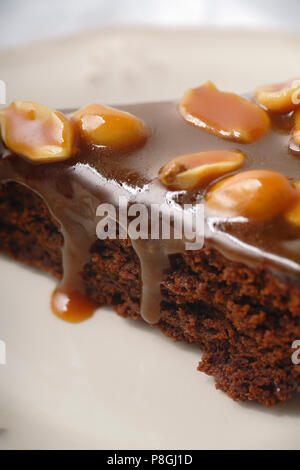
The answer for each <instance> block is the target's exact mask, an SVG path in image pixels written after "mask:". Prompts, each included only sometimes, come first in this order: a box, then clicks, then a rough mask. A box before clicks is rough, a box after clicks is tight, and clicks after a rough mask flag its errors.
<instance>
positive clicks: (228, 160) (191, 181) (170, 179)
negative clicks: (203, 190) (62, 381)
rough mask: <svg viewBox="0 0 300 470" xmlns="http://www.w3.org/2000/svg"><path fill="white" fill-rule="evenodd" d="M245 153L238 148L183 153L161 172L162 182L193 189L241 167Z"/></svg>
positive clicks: (182, 188)
mask: <svg viewBox="0 0 300 470" xmlns="http://www.w3.org/2000/svg"><path fill="white" fill-rule="evenodd" d="M244 160H245V155H244V154H243V153H242V152H239V151H238V150H213V151H209V152H201V153H192V154H188V155H182V156H180V157H177V158H175V159H174V160H171V161H170V162H169V163H168V164H167V165H166V166H165V167H164V168H163V169H162V170H161V172H160V181H161V183H162V184H163V185H164V186H166V187H168V188H169V189H173V190H192V189H194V188H197V187H200V186H205V185H207V184H208V183H210V182H211V181H213V180H214V179H216V178H219V177H220V176H223V175H225V174H226V173H230V172H231V171H234V170H237V169H238V168H240V167H241V166H242V164H243V162H244Z"/></svg>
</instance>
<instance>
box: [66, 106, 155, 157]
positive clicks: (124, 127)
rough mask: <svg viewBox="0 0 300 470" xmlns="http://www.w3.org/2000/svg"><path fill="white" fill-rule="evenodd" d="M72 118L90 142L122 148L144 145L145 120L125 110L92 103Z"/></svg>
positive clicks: (145, 137) (83, 136) (145, 133)
mask: <svg viewBox="0 0 300 470" xmlns="http://www.w3.org/2000/svg"><path fill="white" fill-rule="evenodd" d="M72 120H73V122H74V123H75V125H76V126H77V128H78V130H79V133H80V135H81V137H82V138H83V139H84V140H85V141H86V142H88V143H91V144H93V145H98V146H101V147H109V148H113V149H118V150H121V149H123V148H128V147H138V146H140V145H143V144H144V143H145V141H146V139H147V129H146V126H145V124H144V123H143V121H141V120H140V119H138V118H137V117H135V116H133V115H132V114H129V113H127V112H124V111H119V110H117V109H114V108H109V107H107V106H102V105H100V104H91V105H88V106H86V107H84V108H82V109H80V110H78V111H76V112H75V113H74V114H73V116H72Z"/></svg>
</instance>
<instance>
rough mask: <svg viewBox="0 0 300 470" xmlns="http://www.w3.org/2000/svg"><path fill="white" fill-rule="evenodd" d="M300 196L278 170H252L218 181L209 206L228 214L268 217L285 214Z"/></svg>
mask: <svg viewBox="0 0 300 470" xmlns="http://www.w3.org/2000/svg"><path fill="white" fill-rule="evenodd" d="M296 200H297V191H296V189H295V188H294V187H293V185H292V184H291V183H290V182H289V180H288V179H287V178H286V177H285V176H284V175H282V174H281V173H278V172H276V171H271V170H252V171H246V172H242V173H238V174H237V175H234V176H230V177H228V178H226V179H224V180H222V181H221V182H218V183H217V184H215V185H214V186H212V188H211V189H210V190H209V192H208V194H207V199H206V203H207V208H208V209H210V210H212V211H213V212H214V213H216V214H220V215H221V216H224V217H229V218H232V217H244V218H246V219H249V220H250V221H256V222H260V221H266V220H270V219H273V218H274V217H277V216H279V215H280V214H283V213H284V212H285V211H286V210H288V209H289V208H291V207H292V206H293V204H294V203H295V202H296Z"/></svg>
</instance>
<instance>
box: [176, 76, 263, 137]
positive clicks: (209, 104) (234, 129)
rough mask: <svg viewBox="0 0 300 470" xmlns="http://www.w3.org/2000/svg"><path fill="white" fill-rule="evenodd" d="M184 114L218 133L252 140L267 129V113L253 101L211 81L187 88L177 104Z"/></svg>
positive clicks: (187, 119)
mask: <svg viewBox="0 0 300 470" xmlns="http://www.w3.org/2000/svg"><path fill="white" fill-rule="evenodd" d="M179 110H180V113H181V114H182V116H183V118H184V119H185V120H186V121H188V122H189V123H191V124H193V125H194V126H198V127H201V128H202V129H204V130H206V131H208V132H211V133H213V134H216V135H218V136H219V137H223V138H227V139H231V140H236V141H240V142H244V143H252V142H255V141H256V140H258V139H260V138H261V137H263V136H264V135H265V134H266V133H267V132H268V131H269V129H270V119H269V117H268V115H267V113H266V112H265V111H264V110H263V109H262V108H260V107H259V106H258V105H257V104H256V103H254V102H251V101H249V100H246V99H245V98H242V97H241V96H238V95H235V94H234V93H224V92H221V91H219V90H218V89H217V88H216V87H215V85H214V84H213V83H211V82H207V83H206V84H205V85H203V86H201V87H199V88H195V89H193V90H189V91H188V92H187V93H186V94H185V96H184V97H183V99H182V100H181V102H180V105H179Z"/></svg>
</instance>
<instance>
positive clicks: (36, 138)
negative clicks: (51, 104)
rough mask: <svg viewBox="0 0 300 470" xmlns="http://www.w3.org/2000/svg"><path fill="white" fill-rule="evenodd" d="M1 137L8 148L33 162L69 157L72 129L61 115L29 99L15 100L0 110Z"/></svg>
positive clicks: (46, 161)
mask: <svg viewBox="0 0 300 470" xmlns="http://www.w3.org/2000/svg"><path fill="white" fill-rule="evenodd" d="M0 128H1V137H2V140H3V142H4V144H5V145H6V147H7V148H9V149H10V150H12V151H13V152H15V153H17V154H20V155H21V156H23V157H25V158H27V159H28V160H30V161H32V162H34V163H48V162H56V161H60V160H66V159H68V158H70V157H72V154H73V146H74V129H73V126H72V124H71V122H70V121H69V120H68V119H67V118H66V117H65V116H64V115H63V114H62V113H59V112H57V111H53V110H52V109H49V108H47V107H46V106H43V105H41V104H37V103H33V102H31V101H14V102H13V103H12V104H11V105H10V106H8V107H7V108H4V109H1V110H0Z"/></svg>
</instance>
